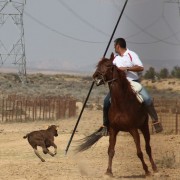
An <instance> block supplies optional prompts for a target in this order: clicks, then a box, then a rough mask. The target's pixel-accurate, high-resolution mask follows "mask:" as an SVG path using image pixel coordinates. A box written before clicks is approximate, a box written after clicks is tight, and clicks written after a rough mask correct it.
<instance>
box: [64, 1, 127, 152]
mask: <svg viewBox="0 0 180 180" xmlns="http://www.w3.org/2000/svg"><path fill="white" fill-rule="evenodd" d="M127 2H128V0H126V1H125V3H124V6H123V9H122V11H121V13H120V15H119V18H118V20H117V23H116V25H115V27H114V30H113V32H112V35H111V37H110V39H109V42H108V45H107V47H106V50H105V52H104V55H103V57H105V56H106V53H107V51H108V49H109V46H110V44H111V41H112V39H113V36H114V34H115V32H116V29H117V26H118V24H119V21H120V19H121V17H122V15H123V12H124V10H125V7H126V5H127ZM93 86H94V81H93V82H92V84H91V87H90V89H89V92H88V95H87V97H86V99H85V102H84V104H83V107H82V109H81V112H80V114H79V117H78V120H77V122H76V125H75V127H74V130H73V132H72V134H71V137H70V140H69V142H68V145H67V147H66V150H65V154H67V152H68V149H69V146H70V144H71V141H72V139H73V137H74V134H75V132H76V129H77V126H78V124H79V121H80V119H81V115H82V113H83V111H84V108H85V106H86V103H87V101H88V99H89V96H90V93H91V91H92V88H93Z"/></svg>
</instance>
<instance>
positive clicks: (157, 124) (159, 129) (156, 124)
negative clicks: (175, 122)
mask: <svg viewBox="0 0 180 180" xmlns="http://www.w3.org/2000/svg"><path fill="white" fill-rule="evenodd" d="M152 125H153V126H154V129H155V132H156V133H159V132H162V131H163V128H162V124H161V123H160V122H153V123H152Z"/></svg>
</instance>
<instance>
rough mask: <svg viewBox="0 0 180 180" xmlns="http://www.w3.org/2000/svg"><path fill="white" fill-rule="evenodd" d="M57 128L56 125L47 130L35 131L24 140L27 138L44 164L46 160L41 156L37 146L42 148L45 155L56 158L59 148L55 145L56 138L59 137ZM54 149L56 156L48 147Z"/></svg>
mask: <svg viewBox="0 0 180 180" xmlns="http://www.w3.org/2000/svg"><path fill="white" fill-rule="evenodd" d="M57 127H58V126H55V125H51V126H49V127H48V128H47V129H46V130H39V131H33V132H31V133H28V134H27V135H26V136H24V137H23V138H24V139H25V138H27V139H28V142H29V144H30V145H31V146H32V148H33V149H34V152H35V154H36V155H37V156H38V157H39V158H40V159H41V161H42V162H45V160H44V159H43V158H42V157H41V156H40V155H39V153H38V150H37V146H41V147H42V149H43V153H44V154H47V153H48V154H50V155H51V156H54V155H56V154H57V146H56V144H54V136H58V133H57ZM50 146H53V147H54V154H53V153H52V152H50V151H49V149H48V147H50Z"/></svg>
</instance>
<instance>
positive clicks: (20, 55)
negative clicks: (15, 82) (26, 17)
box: [0, 0, 26, 82]
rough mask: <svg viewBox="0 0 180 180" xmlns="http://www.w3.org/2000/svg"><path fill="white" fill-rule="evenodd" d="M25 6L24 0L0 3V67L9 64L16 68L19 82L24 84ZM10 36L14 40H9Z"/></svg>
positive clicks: (5, 0)
mask: <svg viewBox="0 0 180 180" xmlns="http://www.w3.org/2000/svg"><path fill="white" fill-rule="evenodd" d="M25 4H26V0H1V1H0V66H2V65H3V64H4V63H5V62H6V63H10V62H11V63H10V64H14V65H16V66H18V75H19V77H20V79H21V82H26V56H25V40H24V27H23V11H24V6H25ZM1 31H2V32H1ZM3 32H4V34H3ZM14 34H15V35H14ZM12 35H14V36H15V37H14V39H13V38H12V39H11V37H12Z"/></svg>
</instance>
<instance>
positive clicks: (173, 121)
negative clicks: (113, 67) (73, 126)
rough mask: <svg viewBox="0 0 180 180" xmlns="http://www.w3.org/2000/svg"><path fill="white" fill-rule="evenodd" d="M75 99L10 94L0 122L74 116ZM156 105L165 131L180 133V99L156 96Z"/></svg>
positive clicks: (0, 103)
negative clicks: (158, 97)
mask: <svg viewBox="0 0 180 180" xmlns="http://www.w3.org/2000/svg"><path fill="white" fill-rule="evenodd" d="M76 102H77V101H76V99H75V98H73V97H70V96H57V97H50V96H49V97H26V96H17V95H8V96H7V97H3V98H1V99H0V123H5V122H27V121H36V120H57V119H62V118H69V117H75V116H76V115H77V114H76V108H77V107H76ZM100 102H101V100H100V98H98V97H97V98H96V102H95V104H96V107H97V109H99V110H102V106H101V105H100ZM154 105H155V108H156V110H157V113H158V116H159V120H160V122H161V123H162V125H163V129H164V131H163V132H164V133H165V134H180V100H178V99H177V100H174V99H157V98H155V99H154ZM100 106H101V108H100ZM87 107H88V106H87ZM151 124H152V123H151V119H150V120H149V125H150V126H149V127H150V131H151V133H152V134H153V133H154V132H155V131H154V128H153V127H152V126H151Z"/></svg>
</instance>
